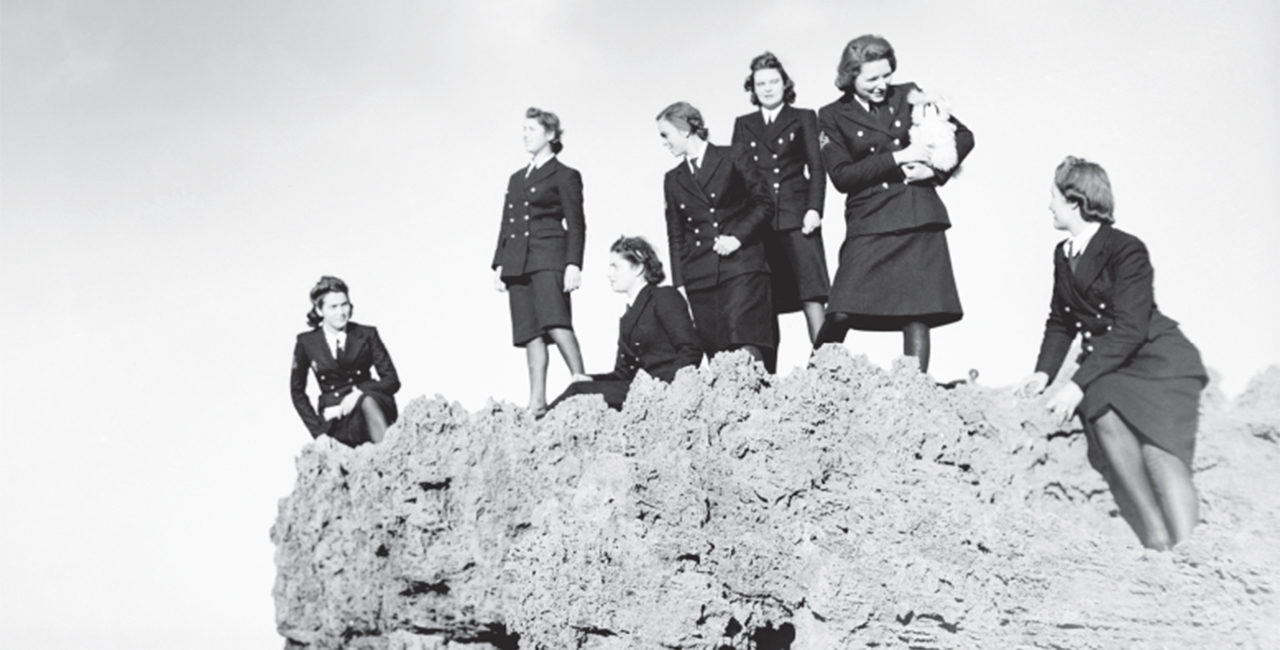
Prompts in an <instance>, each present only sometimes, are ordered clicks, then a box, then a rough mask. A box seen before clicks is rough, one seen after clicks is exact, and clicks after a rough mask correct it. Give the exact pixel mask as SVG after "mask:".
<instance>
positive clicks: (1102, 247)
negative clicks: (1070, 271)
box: [1075, 224, 1111, 291]
mask: <svg viewBox="0 0 1280 650" xmlns="http://www.w3.org/2000/svg"><path fill="white" fill-rule="evenodd" d="M1110 239H1111V226H1108V225H1106V224H1103V225H1102V227H1101V228H1098V232H1096V233H1094V235H1093V239H1090V240H1089V245H1088V246H1085V248H1084V253H1081V255H1080V261H1079V262H1078V263H1077V264H1076V272H1075V284H1076V286H1077V287H1079V288H1080V290H1081V291H1083V290H1084V289H1087V288H1089V285H1091V284H1093V281H1094V279H1096V278H1097V277H1098V274H1099V273H1101V272H1102V266H1103V264H1104V263H1105V262H1106V259H1107V255H1106V253H1107V249H1108V248H1110V247H1109V246H1108V245H1107V244H1108V243H1109V240H1110Z"/></svg>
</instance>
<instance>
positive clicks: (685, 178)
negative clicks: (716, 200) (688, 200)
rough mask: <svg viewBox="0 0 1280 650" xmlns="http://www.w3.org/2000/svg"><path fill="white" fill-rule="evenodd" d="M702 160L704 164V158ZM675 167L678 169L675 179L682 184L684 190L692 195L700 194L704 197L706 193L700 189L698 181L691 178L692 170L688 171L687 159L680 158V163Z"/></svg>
mask: <svg viewBox="0 0 1280 650" xmlns="http://www.w3.org/2000/svg"><path fill="white" fill-rule="evenodd" d="M702 162H703V164H704V165H705V164H706V161H705V160H704V161H702ZM676 167H677V169H678V170H679V171H677V172H676V180H677V181H679V182H680V184H681V185H682V186H684V189H685V191H686V192H688V193H689V194H691V195H692V196H700V197H702V198H704V199H705V198H706V194H705V193H704V192H703V191H702V188H701V187H700V186H699V185H698V181H697V180H695V179H694V178H693V172H691V171H689V161H688V159H685V160H681V161H680V164H679V165H677V166H676Z"/></svg>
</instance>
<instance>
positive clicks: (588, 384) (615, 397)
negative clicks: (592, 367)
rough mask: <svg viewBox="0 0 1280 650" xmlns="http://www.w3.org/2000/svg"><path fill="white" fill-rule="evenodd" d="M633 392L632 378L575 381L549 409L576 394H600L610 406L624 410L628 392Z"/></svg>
mask: <svg viewBox="0 0 1280 650" xmlns="http://www.w3.org/2000/svg"><path fill="white" fill-rule="evenodd" d="M629 392H631V380H630V379H593V380H591V381H575V382H573V383H572V384H569V387H568V388H566V389H565V390H564V392H563V393H561V394H560V396H559V397H557V398H556V399H555V401H554V402H552V403H551V405H550V406H548V407H547V408H548V409H553V408H555V407H556V406H557V405H558V404H560V402H563V401H565V400H567V399H569V398H570V397H573V396H574V395H599V396H601V397H603V398H604V403H605V404H608V405H609V408H612V409H617V410H619V411H621V410H622V405H623V404H625V403H626V401H627V393H629Z"/></svg>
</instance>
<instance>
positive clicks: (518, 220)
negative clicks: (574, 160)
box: [491, 158, 587, 278]
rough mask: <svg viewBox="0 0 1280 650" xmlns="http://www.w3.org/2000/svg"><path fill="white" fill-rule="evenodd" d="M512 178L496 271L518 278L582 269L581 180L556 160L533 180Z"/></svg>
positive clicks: (496, 253) (519, 173)
mask: <svg viewBox="0 0 1280 650" xmlns="http://www.w3.org/2000/svg"><path fill="white" fill-rule="evenodd" d="M525 171H526V170H525V169H524V168H521V169H520V170H519V171H517V172H515V173H514V174H512V175H511V178H510V180H508V181H507V194H506V197H504V198H503V204H502V206H503V207H502V222H501V223H500V224H499V227H498V244H497V246H496V247H495V249H494V251H493V263H492V265H491V268H495V269H496V268H498V267H499V266H501V267H502V277H504V278H515V277H520V276H522V275H527V274H529V273H532V272H534V271H555V270H560V271H562V270H564V268H565V267H566V266H569V265H570V264H572V265H574V266H577V267H578V268H582V253H583V246H584V245H585V243H586V236H587V225H586V219H585V217H584V215H583V210H582V175H581V174H579V173H578V170H576V169H573V168H572V167H569V166H567V165H565V164H563V163H561V162H560V159H558V158H552V159H551V160H548V161H547V162H546V163H543V165H542V166H541V167H539V168H537V169H534V170H533V171H532V172H531V173H530V174H529V175H528V177H526V176H525Z"/></svg>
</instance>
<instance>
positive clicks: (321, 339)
mask: <svg viewBox="0 0 1280 650" xmlns="http://www.w3.org/2000/svg"><path fill="white" fill-rule="evenodd" d="M348 295H349V294H348V291H347V285H346V283H345V282H343V281H342V280H340V279H338V278H335V277H333V276H329V275H326V276H324V277H322V278H320V281H319V282H317V283H316V285H315V286H314V287H312V288H311V309H310V310H309V311H308V312H307V323H308V324H309V325H311V328H312V329H311V330H310V331H307V332H303V333H301V334H299V335H298V342H297V344H296V345H294V347H293V372H292V373H291V374H290V376H289V390H290V392H291V393H292V395H293V407H294V409H296V410H297V411H298V416H299V417H301V418H302V423H303V424H305V425H306V426H307V430H308V431H310V432H311V436H312V437H313V438H315V437H319V436H321V435H327V436H329V437H331V438H333V439H335V440H337V441H338V442H341V443H343V444H345V445H348V446H350V447H355V446H357V445H361V444H364V443H366V442H381V441H382V437H383V435H384V434H385V433H386V431H387V427H388V426H390V425H392V424H394V423H395V421H396V400H395V398H394V397H392V395H395V393H396V391H398V390H400V378H399V377H398V376H396V366H395V364H393V363H392V362H391V355H390V354H388V353H387V348H386V346H384V345H383V344H382V339H381V338H380V337H379V336H378V330H377V328H374V327H370V326H368V325H359V324H356V323H353V322H351V310H352V307H351V300H350V299H349V298H348ZM372 369H376V370H377V379H375V378H374V373H373V372H372ZM307 370H310V371H311V372H312V373H313V374H314V375H315V377H316V382H317V383H318V384H319V385H320V398H319V400H318V402H317V406H316V407H315V408H313V407H312V406H311V403H310V402H309V401H308V400H307Z"/></svg>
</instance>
